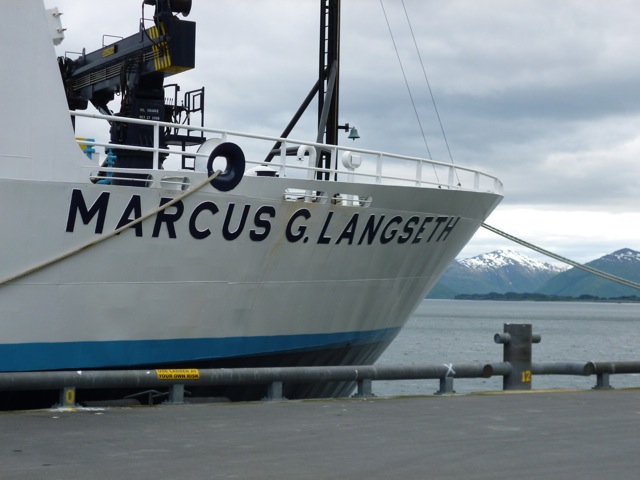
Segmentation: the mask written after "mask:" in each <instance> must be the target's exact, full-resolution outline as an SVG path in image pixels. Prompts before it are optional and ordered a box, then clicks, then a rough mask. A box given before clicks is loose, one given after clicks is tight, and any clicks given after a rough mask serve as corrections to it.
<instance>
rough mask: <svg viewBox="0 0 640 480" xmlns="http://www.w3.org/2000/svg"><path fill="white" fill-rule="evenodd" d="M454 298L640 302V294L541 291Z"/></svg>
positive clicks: (468, 294) (458, 296) (472, 294)
mask: <svg viewBox="0 0 640 480" xmlns="http://www.w3.org/2000/svg"><path fill="white" fill-rule="evenodd" d="M454 300H499V301H511V302H512V301H535V302H603V303H640V296H636V295H631V296H624V297H613V298H601V297H597V296H595V295H580V296H579V297H563V296H560V295H545V294H541V293H515V292H507V293H495V292H491V293H463V294H460V295H456V296H455V297H454Z"/></svg>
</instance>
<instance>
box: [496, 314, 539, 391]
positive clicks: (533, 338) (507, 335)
mask: <svg viewBox="0 0 640 480" xmlns="http://www.w3.org/2000/svg"><path fill="white" fill-rule="evenodd" d="M540 340H541V338H540V335H533V333H532V328H531V325H530V324H517V323H505V324H504V333H496V335H495V336H494V341H495V342H496V343H502V344H503V345H504V350H503V361H505V362H508V363H510V364H511V366H512V370H511V373H509V374H507V375H505V376H504V377H502V389H503V390H531V356H532V355H531V350H532V349H531V344H532V343H540Z"/></svg>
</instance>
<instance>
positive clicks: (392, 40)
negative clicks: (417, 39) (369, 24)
mask: <svg viewBox="0 0 640 480" xmlns="http://www.w3.org/2000/svg"><path fill="white" fill-rule="evenodd" d="M380 6H381V7H382V13H383V14H384V19H385V21H386V22H387V28H388V29H389V35H390V36H391V42H392V43H393V48H394V49H395V51H396V56H397V57H398V63H399V64H400V70H401V71H402V76H403V78H404V83H405V85H406V86H407V91H408V92H409V98H410V99H411V104H412V105H413V111H414V112H415V114H416V119H417V120H418V125H419V126H420V133H422V139H423V140H424V145H425V147H427V153H428V155H429V158H431V151H430V150H429V144H428V143H427V137H426V136H425V134H424V128H422V122H421V121H420V115H418V108H417V107H416V102H415V101H414V100H413V94H412V93H411V87H410V86H409V81H408V80H407V75H406V73H405V71H404V66H403V65H402V59H401V58H400V52H399V51H398V46H397V45H396V40H395V38H394V36H393V32H392V31H391V25H390V24H389V18H388V17H387V11H386V10H385V9H384V4H383V3H382V0H380ZM434 170H435V167H434ZM436 178H437V173H436Z"/></svg>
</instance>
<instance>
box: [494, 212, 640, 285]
mask: <svg viewBox="0 0 640 480" xmlns="http://www.w3.org/2000/svg"><path fill="white" fill-rule="evenodd" d="M482 226H483V227H484V228H486V229H487V230H489V231H490V232H493V233H495V234H497V235H500V236H501V237H504V238H506V239H508V240H511V241H512V242H515V243H518V244H520V245H522V246H524V247H527V248H530V249H531V250H534V251H536V252H538V253H541V254H543V255H546V256H547V257H551V258H553V259H555V260H558V261H560V262H563V263H566V264H568V265H571V266H572V267H575V268H579V269H580V270H584V271H585V272H589V273H593V274H594V275H597V276H599V277H601V278H605V279H607V280H611V281H612V282H616V283H620V284H622V285H624V286H626V287H631V288H635V289H637V290H640V284H638V283H634V282H632V281H631V280H626V279H624V278H620V277H616V276H615V275H611V274H609V273H606V272H603V271H601V270H598V269H595V268H592V267H589V266H587V265H583V264H581V263H578V262H574V261H573V260H570V259H568V258H565V257H562V256H560V255H558V254H555V253H553V252H550V251H549V250H545V249H544V248H540V247H538V246H537V245H534V244H532V243H529V242H527V241H525V240H522V239H520V238H518V237H514V236H513V235H509V234H508V233H506V232H503V231H502V230H498V229H497V228H495V227H492V226H491V225H487V224H486V223H483V224H482Z"/></svg>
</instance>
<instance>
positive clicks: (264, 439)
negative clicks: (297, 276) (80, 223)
mask: <svg viewBox="0 0 640 480" xmlns="http://www.w3.org/2000/svg"><path fill="white" fill-rule="evenodd" d="M639 445H640V390H638V389H632V390H601V391H595V390H591V391H577V392H564V391H563V392H558V391H553V392H541V391H534V392H527V393H496V394H475V395H464V396H429V397H403V398H367V399H337V400H310V401H274V402H260V403H217V404H216V403H214V404H199V405H188V404H185V405H161V406H155V407H133V408H109V409H95V410H94V409H84V410H82V409H80V410H77V411H63V410H39V411H28V412H5V413H2V414H0V478H2V479H5V478H6V479H34V478H51V479H54V478H55V479H57V478H60V479H63V478H64V479H66V478H92V479H95V480H101V479H113V478H136V479H175V478H207V479H218V478H221V479H226V478H243V479H254V478H255V479H271V478H273V479H276V478H277V479H289V478H291V479H325V478H326V479H331V478H341V479H346V478H359V479H378V478H380V479H389V478H394V479H397V478H402V479H426V478H429V479H461V478H464V479H496V478H516V479H519V480H522V479H547V480H548V479H574V478H575V479H578V478H579V479H582V480H590V479H594V480H595V479H602V478H615V479H617V480H624V479H633V480H635V479H637V478H638V472H640V455H638V452H639V448H640V447H639Z"/></svg>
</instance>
